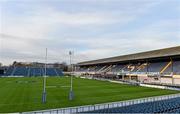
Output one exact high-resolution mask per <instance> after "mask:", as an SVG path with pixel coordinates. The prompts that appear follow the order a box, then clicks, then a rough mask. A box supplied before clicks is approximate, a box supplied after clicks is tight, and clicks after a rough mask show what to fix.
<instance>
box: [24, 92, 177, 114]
mask: <svg viewBox="0 0 180 114" xmlns="http://www.w3.org/2000/svg"><path fill="white" fill-rule="evenodd" d="M177 97H180V94H172V95H164V96H156V97H147V98H140V99H134V100H127V101H119V102H111V103H103V104H95V105H86V106H78V107H69V108H60V109H50V110H41V111H32V112H24V113H25V114H26V113H34V114H45V113H79V112H88V111H95V110H101V109H107V108H117V107H123V106H129V105H134V104H140V103H146V102H154V101H161V100H167V99H172V98H177Z"/></svg>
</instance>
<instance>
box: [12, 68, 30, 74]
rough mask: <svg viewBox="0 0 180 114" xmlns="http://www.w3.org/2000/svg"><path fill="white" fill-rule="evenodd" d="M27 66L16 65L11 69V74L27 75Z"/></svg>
mask: <svg viewBox="0 0 180 114" xmlns="http://www.w3.org/2000/svg"><path fill="white" fill-rule="evenodd" d="M27 71H28V70H27V68H26V67H16V68H15V69H14V71H13V75H14V76H21V75H23V76H26V75H27V73H28V72H27Z"/></svg>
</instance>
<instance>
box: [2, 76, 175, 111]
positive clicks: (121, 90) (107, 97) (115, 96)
mask: <svg viewBox="0 0 180 114" xmlns="http://www.w3.org/2000/svg"><path fill="white" fill-rule="evenodd" d="M42 80H43V79H42V78H35V77H34V78H0V112H24V111H32V110H43V109H52V108H61V107H70V106H80V105H88V104H97V103H105V102H112V101H122V100H128V99H136V98H142V97H150V96H158V95H165V94H174V93H177V91H170V90H160V89H153V88H145V87H138V86H130V85H123V84H116V83H110V82H104V81H97V80H88V79H80V78H74V80H73V81H74V84H73V85H74V88H73V89H74V93H75V99H74V100H73V101H69V100H68V93H69V89H70V86H69V85H70V78H68V77H63V78H62V77H61V78H60V77H51V78H47V103H46V104H42V103H41V95H42V85H43V84H42Z"/></svg>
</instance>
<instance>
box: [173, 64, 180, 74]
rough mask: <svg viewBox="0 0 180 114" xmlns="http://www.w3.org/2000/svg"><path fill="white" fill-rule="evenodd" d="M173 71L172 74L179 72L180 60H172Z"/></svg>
mask: <svg viewBox="0 0 180 114" xmlns="http://www.w3.org/2000/svg"><path fill="white" fill-rule="evenodd" d="M173 72H174V74H180V61H174V63H173Z"/></svg>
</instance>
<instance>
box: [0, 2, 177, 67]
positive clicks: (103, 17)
mask: <svg viewBox="0 0 180 114" xmlns="http://www.w3.org/2000/svg"><path fill="white" fill-rule="evenodd" d="M178 45H180V0H34V1H33V0H0V62H2V63H3V64H10V63H12V62H13V61H15V60H16V61H28V62H29V61H39V62H43V61H44V55H45V48H46V47H47V48H48V61H49V62H62V61H66V62H68V58H69V57H68V51H69V50H73V51H74V62H81V61H85V60H93V59H99V58H106V57H112V56H119V55H124V54H130V53H136V52H141V51H148V50H153V49H159V48H166V47H172V46H178Z"/></svg>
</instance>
